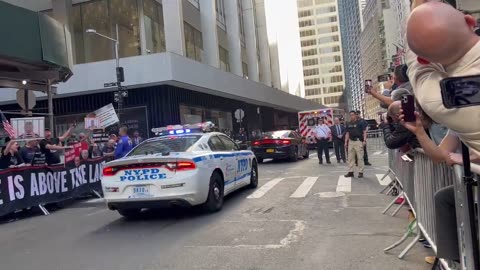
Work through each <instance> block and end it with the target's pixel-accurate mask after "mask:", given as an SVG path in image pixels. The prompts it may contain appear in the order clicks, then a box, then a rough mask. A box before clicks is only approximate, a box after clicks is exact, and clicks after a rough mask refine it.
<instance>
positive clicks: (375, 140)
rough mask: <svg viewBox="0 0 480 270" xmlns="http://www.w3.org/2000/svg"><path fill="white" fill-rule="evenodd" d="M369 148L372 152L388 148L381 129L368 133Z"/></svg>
mask: <svg viewBox="0 0 480 270" xmlns="http://www.w3.org/2000/svg"><path fill="white" fill-rule="evenodd" d="M367 147H368V148H369V149H372V150H384V149H385V148H386V147H385V141H384V140H383V131H382V130H381V129H375V130H368V131H367Z"/></svg>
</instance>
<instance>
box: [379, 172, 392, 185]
mask: <svg viewBox="0 0 480 270" xmlns="http://www.w3.org/2000/svg"><path fill="white" fill-rule="evenodd" d="M376 176H377V180H378V183H380V185H382V186H388V184H390V182H392V178H390V175H387V177H385V179H383V180H382V177H383V176H384V174H377V175H376Z"/></svg>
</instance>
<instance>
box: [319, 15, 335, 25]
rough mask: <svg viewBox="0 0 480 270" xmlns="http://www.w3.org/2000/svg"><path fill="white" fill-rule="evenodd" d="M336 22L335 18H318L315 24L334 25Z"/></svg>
mask: <svg viewBox="0 0 480 270" xmlns="http://www.w3.org/2000/svg"><path fill="white" fill-rule="evenodd" d="M334 22H337V16H331V17H325V18H318V19H317V24H324V23H334Z"/></svg>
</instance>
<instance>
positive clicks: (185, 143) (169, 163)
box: [101, 123, 258, 218]
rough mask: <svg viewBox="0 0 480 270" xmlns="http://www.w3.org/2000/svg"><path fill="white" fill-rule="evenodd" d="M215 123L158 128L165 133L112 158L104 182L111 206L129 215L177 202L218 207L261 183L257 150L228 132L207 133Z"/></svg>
mask: <svg viewBox="0 0 480 270" xmlns="http://www.w3.org/2000/svg"><path fill="white" fill-rule="evenodd" d="M199 127H201V129H200V128H199ZM209 127H212V124H211V123H207V124H199V125H191V126H169V127H166V128H157V129H153V130H152V131H153V132H156V133H157V134H159V135H160V136H158V137H155V138H152V139H148V140H146V141H144V142H142V143H141V144H139V145H138V146H137V147H135V148H134V149H132V151H130V152H129V153H128V154H127V155H126V156H125V157H124V158H122V159H118V160H114V161H111V162H109V163H107V164H106V165H105V167H104V169H103V177H102V181H101V183H102V187H103V192H104V197H105V200H106V203H107V206H108V208H109V209H111V210H117V211H118V212H119V213H120V214H121V215H122V216H124V217H127V218H133V217H136V216H137V215H138V214H139V213H140V212H141V210H142V209H144V208H158V207H168V206H176V205H177V206H195V205H202V207H203V208H204V209H205V210H206V211H208V212H215V211H219V210H220V209H221V208H222V206H223V199H224V196H225V195H227V194H229V193H231V192H233V191H235V190H237V189H239V188H242V187H245V186H248V187H250V188H256V187H257V185H258V167H257V160H256V158H255V155H254V154H253V152H252V151H249V150H246V147H245V146H242V147H241V146H239V145H238V144H236V143H235V142H234V141H232V140H231V139H230V138H229V137H228V136H226V135H225V134H223V133H220V132H208V133H205V132H204V131H205V129H208V128H209Z"/></svg>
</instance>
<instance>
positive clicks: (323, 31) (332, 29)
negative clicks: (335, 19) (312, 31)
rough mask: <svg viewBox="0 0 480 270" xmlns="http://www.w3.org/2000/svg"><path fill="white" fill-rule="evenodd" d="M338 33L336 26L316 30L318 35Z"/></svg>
mask: <svg viewBox="0 0 480 270" xmlns="http://www.w3.org/2000/svg"><path fill="white" fill-rule="evenodd" d="M335 32H338V25H334V26H327V27H321V28H318V29H317V33H318V34H328V33H335Z"/></svg>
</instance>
